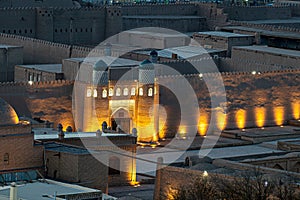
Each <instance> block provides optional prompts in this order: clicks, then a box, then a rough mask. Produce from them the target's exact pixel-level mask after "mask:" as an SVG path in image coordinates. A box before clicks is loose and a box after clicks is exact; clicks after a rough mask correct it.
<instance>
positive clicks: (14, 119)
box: [0, 98, 19, 125]
mask: <svg viewBox="0 0 300 200" xmlns="http://www.w3.org/2000/svg"><path fill="white" fill-rule="evenodd" d="M18 123H19V117H18V115H17V113H16V111H15V110H14V109H13V107H11V105H9V104H8V103H7V102H6V101H4V100H3V99H2V98H0V125H12V124H18Z"/></svg>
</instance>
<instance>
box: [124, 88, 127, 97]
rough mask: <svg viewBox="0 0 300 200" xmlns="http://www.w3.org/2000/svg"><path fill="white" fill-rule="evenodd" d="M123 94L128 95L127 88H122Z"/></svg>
mask: <svg viewBox="0 0 300 200" xmlns="http://www.w3.org/2000/svg"><path fill="white" fill-rule="evenodd" d="M123 95H124V96H127V95H128V88H124V90H123Z"/></svg>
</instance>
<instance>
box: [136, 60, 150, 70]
mask: <svg viewBox="0 0 300 200" xmlns="http://www.w3.org/2000/svg"><path fill="white" fill-rule="evenodd" d="M139 67H140V69H146V70H150V69H154V65H153V63H152V62H151V61H150V60H148V59H146V60H144V61H143V62H141V63H140V66H139Z"/></svg>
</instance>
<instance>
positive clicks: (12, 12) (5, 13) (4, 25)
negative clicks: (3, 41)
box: [0, 3, 36, 37]
mask: <svg viewBox="0 0 300 200" xmlns="http://www.w3.org/2000/svg"><path fill="white" fill-rule="evenodd" d="M0 4H1V3H0ZM0 6H1V5H0ZM35 18H36V13H35V9H34V8H26V7H21V8H14V9H12V8H1V9H0V23H1V28H0V32H1V33H8V34H15V35H23V36H27V37H35V23H36V22H35Z"/></svg>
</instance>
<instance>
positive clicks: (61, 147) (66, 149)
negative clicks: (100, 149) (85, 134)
mask: <svg viewBox="0 0 300 200" xmlns="http://www.w3.org/2000/svg"><path fill="white" fill-rule="evenodd" d="M44 147H45V149H46V150H49V151H55V152H62V153H70V154H76V155H89V154H90V152H89V151H88V150H87V149H84V148H80V147H75V146H70V145H65V144H61V143H55V142H53V143H48V144H44Z"/></svg>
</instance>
